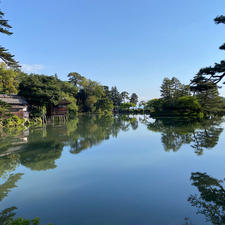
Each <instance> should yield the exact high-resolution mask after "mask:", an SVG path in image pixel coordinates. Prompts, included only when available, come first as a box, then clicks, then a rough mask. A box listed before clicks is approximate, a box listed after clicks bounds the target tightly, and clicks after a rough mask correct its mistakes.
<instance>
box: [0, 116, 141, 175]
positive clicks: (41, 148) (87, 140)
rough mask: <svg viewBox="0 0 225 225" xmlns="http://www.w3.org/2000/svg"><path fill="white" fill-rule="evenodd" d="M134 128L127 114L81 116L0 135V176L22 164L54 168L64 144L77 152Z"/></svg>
mask: <svg viewBox="0 0 225 225" xmlns="http://www.w3.org/2000/svg"><path fill="white" fill-rule="evenodd" d="M130 127H131V128H132V129H137V127H138V121H137V120H136V118H130V117H128V116H123V117H112V116H97V115H96V116H93V115H87V116H81V117H79V119H78V118H77V119H76V120H71V121H68V122H66V123H65V124H52V125H49V126H47V127H44V128H36V129H31V130H30V131H29V132H28V131H21V132H20V133H19V134H16V135H14V136H7V135H6V134H4V135H2V136H1V139H0V146H1V147H0V177H3V175H4V173H6V174H7V171H8V172H10V171H11V172H12V171H14V170H15V168H16V166H17V165H19V164H22V165H23V166H25V167H27V168H30V169H31V170H48V169H54V168H56V164H55V161H56V160H57V159H59V158H60V157H61V154H62V150H63V148H64V146H68V147H69V148H70V152H71V153H73V154H78V153H80V152H81V151H83V150H85V149H88V148H90V147H92V146H94V145H97V144H100V143H101V142H102V141H104V140H107V139H109V138H110V136H112V137H117V135H118V133H119V132H120V131H121V130H122V131H128V130H129V129H130Z"/></svg>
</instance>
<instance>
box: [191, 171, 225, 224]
mask: <svg viewBox="0 0 225 225" xmlns="http://www.w3.org/2000/svg"><path fill="white" fill-rule="evenodd" d="M191 180H192V182H193V183H192V185H194V186H195V187H197V188H198V191H199V193H200V195H191V196H190V197H189V198H188V201H189V202H190V203H191V204H192V206H195V207H197V208H198V213H201V214H203V215H205V217H206V220H207V221H210V222H212V223H213V224H218V225H222V224H225V189H224V186H223V184H224V182H225V180H218V179H215V178H212V177H210V176H209V175H207V174H206V173H199V172H196V173H192V175H191Z"/></svg>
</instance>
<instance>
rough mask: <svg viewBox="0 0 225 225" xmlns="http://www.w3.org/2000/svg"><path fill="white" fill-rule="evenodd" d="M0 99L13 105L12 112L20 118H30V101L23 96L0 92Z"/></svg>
mask: <svg viewBox="0 0 225 225" xmlns="http://www.w3.org/2000/svg"><path fill="white" fill-rule="evenodd" d="M0 100H1V101H3V102H6V103H8V104H9V105H10V106H11V108H10V113H12V114H15V115H17V116H18V117H20V118H25V119H29V112H28V103H27V102H26V100H25V99H24V98H22V97H21V96H18V95H6V94H0Z"/></svg>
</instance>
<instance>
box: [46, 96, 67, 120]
mask: <svg viewBox="0 0 225 225" xmlns="http://www.w3.org/2000/svg"><path fill="white" fill-rule="evenodd" d="M70 103H71V102H69V101H68V100H66V99H65V98H63V99H62V100H60V101H59V102H58V104H57V105H55V106H52V107H51V112H50V116H51V117H67V115H68V113H69V110H68V105H69V104H70Z"/></svg>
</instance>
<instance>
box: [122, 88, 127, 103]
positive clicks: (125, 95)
mask: <svg viewBox="0 0 225 225" xmlns="http://www.w3.org/2000/svg"><path fill="white" fill-rule="evenodd" d="M121 98H122V101H123V102H126V100H129V93H128V92H127V91H123V92H121Z"/></svg>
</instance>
